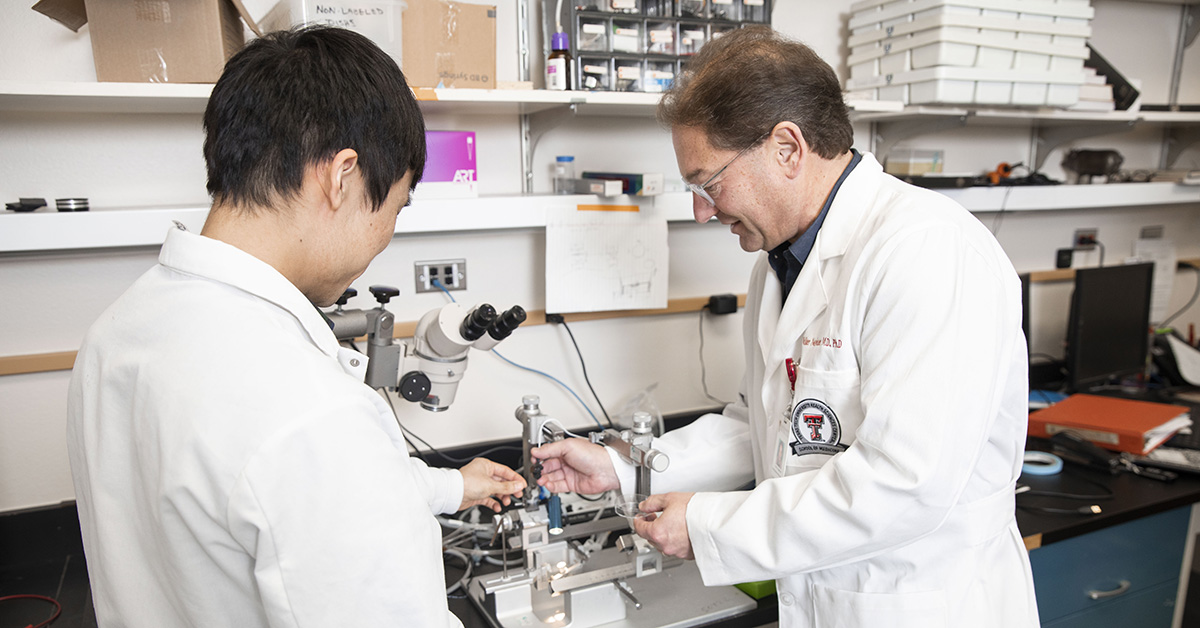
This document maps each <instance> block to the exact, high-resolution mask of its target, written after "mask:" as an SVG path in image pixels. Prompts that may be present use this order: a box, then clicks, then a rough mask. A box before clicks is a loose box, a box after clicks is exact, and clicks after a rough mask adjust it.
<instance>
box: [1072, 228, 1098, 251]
mask: <svg viewBox="0 0 1200 628" xmlns="http://www.w3.org/2000/svg"><path fill="white" fill-rule="evenodd" d="M1096 233H1097V230H1096V229H1076V230H1075V239H1074V240H1072V243H1073V246H1074V247H1075V250H1077V251H1090V250H1092V249H1094V248H1096Z"/></svg>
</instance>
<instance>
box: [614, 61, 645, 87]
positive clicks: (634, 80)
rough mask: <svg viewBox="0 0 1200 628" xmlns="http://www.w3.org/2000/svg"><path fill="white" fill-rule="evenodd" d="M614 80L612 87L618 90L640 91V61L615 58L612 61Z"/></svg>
mask: <svg viewBox="0 0 1200 628" xmlns="http://www.w3.org/2000/svg"><path fill="white" fill-rule="evenodd" d="M613 75H614V78H615V82H614V84H613V89H615V90H616V91H618V92H640V91H642V62H641V61H635V60H632V59H617V60H615V61H613Z"/></svg>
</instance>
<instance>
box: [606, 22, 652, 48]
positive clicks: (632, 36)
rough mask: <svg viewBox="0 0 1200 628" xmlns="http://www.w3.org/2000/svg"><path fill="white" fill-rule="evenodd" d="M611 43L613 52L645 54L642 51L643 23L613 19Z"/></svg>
mask: <svg viewBox="0 0 1200 628" xmlns="http://www.w3.org/2000/svg"><path fill="white" fill-rule="evenodd" d="M610 43H611V45H612V51H613V52H631V53H634V54H641V53H642V52H644V50H643V49H642V22H641V21H640V20H622V19H617V18H613V21H612V38H611V39H610Z"/></svg>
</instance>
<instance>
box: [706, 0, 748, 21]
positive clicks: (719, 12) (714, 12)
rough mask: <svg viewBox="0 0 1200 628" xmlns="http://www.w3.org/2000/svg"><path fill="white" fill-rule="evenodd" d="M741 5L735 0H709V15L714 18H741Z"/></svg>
mask: <svg viewBox="0 0 1200 628" xmlns="http://www.w3.org/2000/svg"><path fill="white" fill-rule="evenodd" d="M739 8H740V7H739V6H738V4H737V3H736V2H734V0H708V17H709V18H711V19H714V20H730V21H734V20H738V19H741V13H740V11H738V9H739Z"/></svg>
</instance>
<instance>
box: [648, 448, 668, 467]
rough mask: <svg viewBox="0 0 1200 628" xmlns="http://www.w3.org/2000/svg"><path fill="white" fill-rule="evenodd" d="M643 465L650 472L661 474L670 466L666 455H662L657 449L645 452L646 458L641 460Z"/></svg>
mask: <svg viewBox="0 0 1200 628" xmlns="http://www.w3.org/2000/svg"><path fill="white" fill-rule="evenodd" d="M643 463H644V464H645V465H646V467H647V468H649V469H650V470H651V471H656V472H658V473H662V472H663V471H666V470H667V467H668V466H670V465H671V459H670V458H668V457H667V454H664V453H662V452H661V451H659V450H657V449H651V450H650V451H648V452H646V457H645V458H644V459H643Z"/></svg>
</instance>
